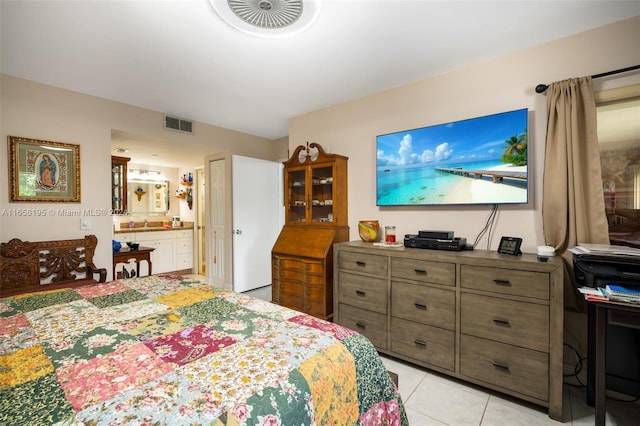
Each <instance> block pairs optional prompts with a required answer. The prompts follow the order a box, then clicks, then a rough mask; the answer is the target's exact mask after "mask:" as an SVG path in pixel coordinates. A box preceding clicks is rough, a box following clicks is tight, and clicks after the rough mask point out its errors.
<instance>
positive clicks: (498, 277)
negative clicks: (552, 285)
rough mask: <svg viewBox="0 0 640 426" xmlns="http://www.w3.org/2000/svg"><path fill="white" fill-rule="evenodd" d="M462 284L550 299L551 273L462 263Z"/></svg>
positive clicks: (476, 288)
mask: <svg viewBox="0 0 640 426" xmlns="http://www.w3.org/2000/svg"><path fill="white" fill-rule="evenodd" d="M460 285H461V286H462V288H470V289H474V290H484V291H491V292H495V293H502V294H509V295H513V296H523V297H531V298H534V299H542V300H549V274H547V273H544V272H531V271H519V270H516V269H504V268H491V267H488V266H472V265H462V266H461V267H460Z"/></svg>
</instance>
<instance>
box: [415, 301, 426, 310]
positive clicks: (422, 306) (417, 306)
mask: <svg viewBox="0 0 640 426" xmlns="http://www.w3.org/2000/svg"><path fill="white" fill-rule="evenodd" d="M414 305H416V308H418V309H424V310H425V311H426V310H427V305H425V304H424V303H414Z"/></svg>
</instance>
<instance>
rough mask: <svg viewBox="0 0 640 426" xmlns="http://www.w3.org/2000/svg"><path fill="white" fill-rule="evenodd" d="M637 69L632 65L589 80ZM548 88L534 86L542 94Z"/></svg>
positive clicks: (597, 75)
mask: <svg viewBox="0 0 640 426" xmlns="http://www.w3.org/2000/svg"><path fill="white" fill-rule="evenodd" d="M637 69H640V65H633V66H631V67H627V68H621V69H619V70H614V71H608V72H603V73H601V74H595V75H592V76H591V78H600V77H607V76H609V75H614V74H620V73H623V72H627V71H633V70H637ZM548 87H549V86H548V85H546V84H538V85H537V86H536V93H544V92H546V91H547V88H548Z"/></svg>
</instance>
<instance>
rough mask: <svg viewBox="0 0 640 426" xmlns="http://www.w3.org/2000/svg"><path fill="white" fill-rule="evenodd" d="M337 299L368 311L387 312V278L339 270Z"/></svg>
mask: <svg viewBox="0 0 640 426" xmlns="http://www.w3.org/2000/svg"><path fill="white" fill-rule="evenodd" d="M338 280H339V282H340V286H339V288H338V301H339V302H341V303H346V304H348V305H351V306H356V307H358V308H363V309H367V310H369V311H374V312H379V313H381V314H386V313H387V298H388V296H387V280H386V278H384V279H383V278H372V277H367V276H363V275H356V274H351V273H349V272H344V271H339V272H338Z"/></svg>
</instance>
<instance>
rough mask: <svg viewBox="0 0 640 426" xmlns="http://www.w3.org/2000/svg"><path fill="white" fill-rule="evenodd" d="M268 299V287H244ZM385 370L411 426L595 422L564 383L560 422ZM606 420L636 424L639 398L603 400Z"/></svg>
mask: <svg viewBox="0 0 640 426" xmlns="http://www.w3.org/2000/svg"><path fill="white" fill-rule="evenodd" d="M246 294H248V295H250V296H252V297H257V298H259V299H263V300H267V301H271V286H266V287H262V288H259V289H256V290H251V291H248V292H246ZM382 361H383V362H384V364H385V366H386V367H387V369H388V370H390V371H393V372H394V373H396V374H398V382H399V387H400V395H402V399H403V401H404V403H405V408H406V410H407V416H408V418H409V424H410V425H412V426H435V425H437V426H444V425H448V426H492V425H500V426H503V425H504V426H520V425H522V426H538V425H559V424H567V425H572V426H586V425H593V424H594V423H595V418H594V409H593V407H589V406H588V405H587V404H586V396H585V394H586V391H585V389H584V388H578V387H573V386H568V385H565V387H564V400H563V412H564V414H563V422H562V423H561V422H558V421H555V420H551V419H550V418H549V416H548V415H547V412H546V409H545V408H544V407H540V406H537V405H533V404H529V403H527V402H524V401H521V400H518V399H514V398H510V397H508V396H506V395H502V394H499V393H496V392H493V391H491V390H489V389H485V388H482V387H479V386H475V385H471V384H468V383H465V382H462V381H459V380H456V379H452V378H450V377H448V376H446V375H441V374H439V373H435V372H432V371H429V370H427V369H424V368H420V367H416V366H414V365H411V364H409V363H405V362H403V361H400V360H397V359H393V358H390V357H386V356H382ZM607 425H609V426H637V425H640V403H639V402H635V403H627V402H619V401H616V400H614V399H608V400H607Z"/></svg>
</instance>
